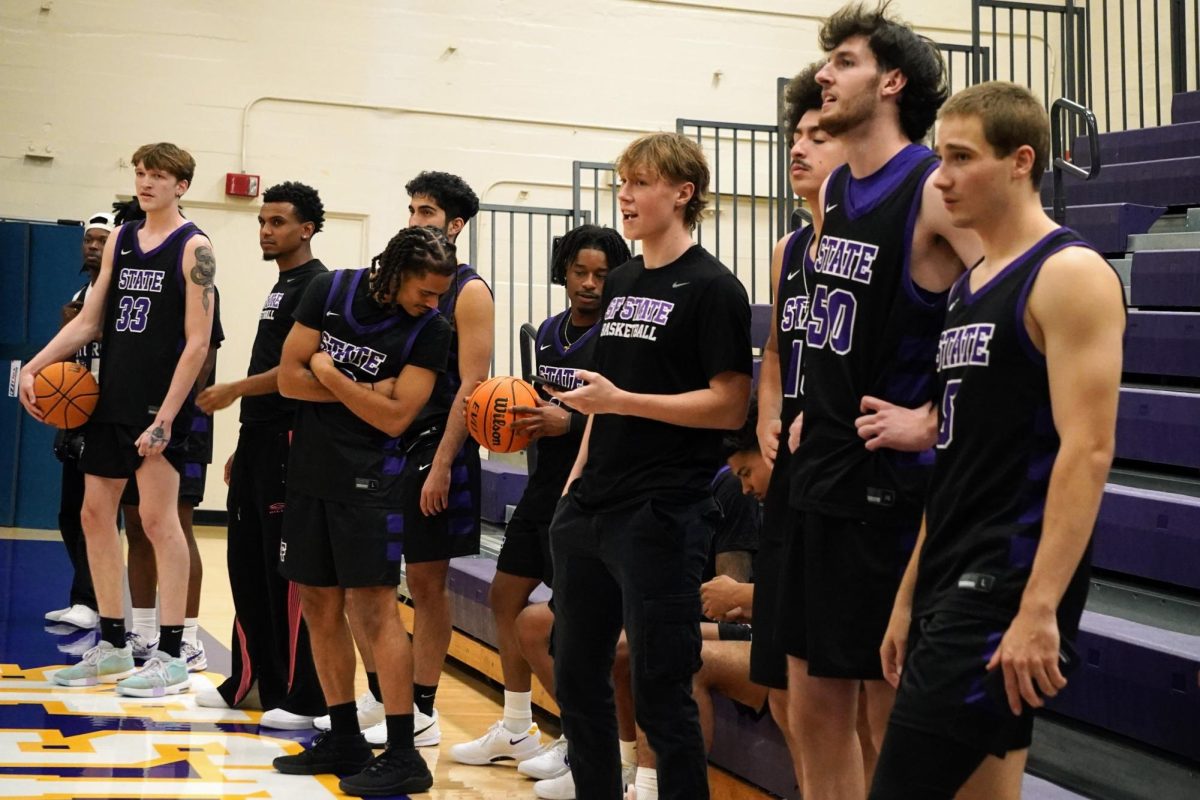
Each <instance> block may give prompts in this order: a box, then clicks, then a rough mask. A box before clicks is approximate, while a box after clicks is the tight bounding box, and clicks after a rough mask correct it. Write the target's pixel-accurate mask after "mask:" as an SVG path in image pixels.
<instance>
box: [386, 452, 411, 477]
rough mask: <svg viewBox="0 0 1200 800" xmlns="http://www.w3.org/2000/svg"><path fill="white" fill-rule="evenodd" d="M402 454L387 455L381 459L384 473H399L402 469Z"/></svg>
mask: <svg viewBox="0 0 1200 800" xmlns="http://www.w3.org/2000/svg"><path fill="white" fill-rule="evenodd" d="M406 460H407V459H405V458H404V456H388V457H387V458H385V459H383V474H384V475H399V474H400V473H401V472H402V471H403V470H404V462H405V461H406Z"/></svg>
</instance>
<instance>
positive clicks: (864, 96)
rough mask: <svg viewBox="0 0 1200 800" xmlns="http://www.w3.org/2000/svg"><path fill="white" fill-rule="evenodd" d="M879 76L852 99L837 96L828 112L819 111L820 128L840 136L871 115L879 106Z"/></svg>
mask: <svg viewBox="0 0 1200 800" xmlns="http://www.w3.org/2000/svg"><path fill="white" fill-rule="evenodd" d="M878 90H879V78H878V77H876V79H875V80H874V81H873V82H872V83H871V85H870V86H868V87H866V88H865V89H864V90H863V91H862V92H861V93H860V94H859V95H858V96H857V97H855V98H854V99H853V100H846V99H841V98H839V99H838V100H837V101H836V102H835V103H834V108H833V110H832V111H830V112H825V111H822V112H821V116H820V122H821V130H823V131H825V132H826V133H828V134H829V135H830V136H842V135H844V134H846V133H849V132H850V131H852V130H854V129H855V128H857V127H858V126H859V125H861V124H863V123H864V122H866V121H867V120H869V119H871V117H873V116H875V109H876V108H877V107H878V106H879V95H878Z"/></svg>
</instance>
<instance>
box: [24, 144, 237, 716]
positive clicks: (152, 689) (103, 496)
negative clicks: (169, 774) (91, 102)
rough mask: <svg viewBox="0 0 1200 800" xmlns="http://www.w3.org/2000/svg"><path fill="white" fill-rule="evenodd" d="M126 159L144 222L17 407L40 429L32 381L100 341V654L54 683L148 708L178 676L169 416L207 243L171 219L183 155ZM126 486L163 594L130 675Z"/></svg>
mask: <svg viewBox="0 0 1200 800" xmlns="http://www.w3.org/2000/svg"><path fill="white" fill-rule="evenodd" d="M131 160H132V163H133V164H134V168H135V172H136V180H135V188H136V193H137V198H138V202H139V204H140V205H141V207H142V209H143V210H144V211H145V212H146V219H145V220H144V221H142V222H138V223H129V224H127V225H122V226H121V228H120V229H119V230H118V231H117V233H116V235H114V236H110V237H109V240H108V242H107V243H106V244H105V247H104V256H103V258H102V261H101V265H100V275H99V277H98V278H97V279H96V284H95V287H94V290H93V291H92V292H89V293H88V297H87V299H86V300H84V304H83V309H82V310H81V311H80V313H79V316H77V317H76V318H75V319H73V320H72V321H71V322H69V323H67V325H66V327H64V328H63V329H62V330H61V331H60V332H59V333H58V335H57V336H55V337H54V339H52V340H51V341H50V343H49V344H48V345H46V347H45V348H44V349H43V350H42V352H40V353H38V355H37V356H35V357H34V359H33V360H32V361H30V362H29V364H27V365H26V366H25V367H24V369H23V371H22V375H21V402H22V404H23V405H24V406H25V408H26V409H27V410H28V411H29V412H30V413H31V414H32V415H33V416H34V417H38V418H40V414H39V412H38V410H37V407H36V406H35V404H34V396H33V376H34V375H35V374H37V372H38V371H39V370H40V369H41V368H42V367H44V366H45V365H46V364H48V363H52V362H55V361H59V360H61V359H62V358H64V357H66V356H68V355H70V354H71V353H73V352H75V351H76V350H77V349H78V348H79V347H80V346H82V345H83V344H85V343H86V342H89V341H93V340H95V339H96V338H97V337H98V335H99V334H100V332H101V330H103V336H104V367H103V369H102V370H101V372H100V400H99V403H98V404H97V406H96V411H95V413H94V414H93V415H92V418H91V420H90V421H89V423H88V427H87V432H86V434H85V437H84V449H83V454H82V457H81V458H80V468H81V469H82V470H83V472H84V474H85V476H86V477H85V489H84V505H83V517H82V519H83V529H84V533H85V535H86V536H87V541H88V561H89V563H90V564H91V569H92V582H93V584H94V585H95V588H96V597H97V600H98V601H99V612H100V633H101V642H100V644H98V645H97V646H96V647H95V648H93V649H92V650H90V651H88V653H86V654H85V655H84V658H83V661H82V662H81V663H79V664H78V665H76V666H73V667H68V668H67V669H65V670H61V671H59V672H57V673H55V674H54V676H53V680H54V681H55V682H56V683H58V684H60V685H65V686H91V685H94V684H96V683H97V682H101V683H112V682H117V691H118V692H120V693H122V694H130V695H134V696H161V695H163V694H174V693H177V692H181V691H186V690H187V688H188V677H187V665H186V664H185V663H184V661H183V660H182V659H181V658H180V657H179V654H180V644H181V641H182V638H183V620H184V605H185V602H186V595H187V575H188V551H187V544H186V542H185V541H184V538H183V531H182V530H181V529H180V526H179V514H178V511H177V510H176V502H177V499H178V496H179V470H180V469H181V467H182V464H183V456H184V454H183V452H182V444H183V440H184V438H185V437H186V435H187V431H188V428H189V426H190V420H187V419H186V418H185V416H186V412H182V413H181V409H183V408H184V405H185V401H186V400H187V395H188V392H189V391H190V390H191V388H192V386H193V385H194V384H195V382H196V375H197V373H198V372H199V371H200V366H201V364H203V362H204V358H205V355H206V353H207V351H208V342H209V337H210V336H211V332H212V315H213V295H214V293H215V291H216V287H215V284H214V277H215V274H216V260H215V259H214V257H213V252H212V247H211V245H210V243H209V241H208V239H207V238H206V237H205V236H204V235H203V234H202V233H201V232H200V231H199V229H198V228H196V226H195V225H193V224H192V223H190V222H188V221H187V220H185V219H184V218H183V217H182V216H181V215H180V214H179V198H180V197H181V196H182V195H183V194H184V192H186V191H187V189H188V186H189V184H190V183H191V179H192V174H193V172H194V170H195V161H194V159H193V158H192V157H191V155H189V154H188V153H187V152H186V151H184V150H181V149H179V148H178V147H176V146H175V145H173V144H168V143H160V144H151V145H145V146H143V147H140V148H138V150H137V151H136V152H135V153H134V154H133V158H132V159H131ZM135 476H136V479H137V482H138V485H139V487H140V494H141V506H140V511H141V516H142V522H143V524H144V525H145V528H146V534H147V536H149V537H150V541H151V542H152V543H153V545H154V552H155V557H156V561H157V566H158V576H159V580H160V583H161V585H162V587H163V591H162V598H161V603H162V618H161V623H162V624H161V625H160V628H159V645H158V650H156V651H155V652H154V655H153V657H152V658H150V659H149V660H147V661H146V663H145V665H144V666H143V667H142V668H141V669H140V670H139V671H138V672H137V673H136V674H133V654H132V651H131V649H130V648H129V646H128V645H127V644H126V642H125V619H124V617H125V615H124V604H123V602H122V596H121V595H122V588H123V587H122V584H123V581H122V578H123V572H124V564H123V563H122V557H121V543H120V539H119V538H118V536H117V526H116V518H117V505H118V503H119V502H120V498H121V492H122V491H123V489H124V487H125V483H126V482H127V481H128V480H129V478H131V477H135Z"/></svg>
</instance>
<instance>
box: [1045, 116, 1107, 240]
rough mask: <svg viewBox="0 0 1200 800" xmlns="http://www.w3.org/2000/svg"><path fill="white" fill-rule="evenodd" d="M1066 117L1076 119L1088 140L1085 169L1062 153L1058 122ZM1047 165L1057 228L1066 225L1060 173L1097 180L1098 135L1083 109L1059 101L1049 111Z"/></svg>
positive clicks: (1098, 170) (1064, 192)
mask: <svg viewBox="0 0 1200 800" xmlns="http://www.w3.org/2000/svg"><path fill="white" fill-rule="evenodd" d="M1064 116H1067V117H1069V118H1071V119H1076V118H1078V119H1079V120H1080V122H1082V123H1083V130H1084V131H1085V132H1086V133H1087V137H1088V155H1089V156H1090V158H1089V159H1088V166H1087V167H1086V168H1084V167H1080V166H1078V165H1076V164H1075V163H1074V162H1073V161H1072V160H1071V156H1070V152H1069V151H1068V150H1067V149H1065V144H1066V143H1065V141H1064V138H1063V129H1062V119H1063V117H1064ZM1050 156H1051V158H1050V164H1051V169H1052V171H1053V173H1054V178H1053V181H1054V221H1055V222H1057V223H1058V224H1059V225H1065V224H1066V222H1067V195H1066V191H1065V190H1064V189H1063V173H1064V172H1069V173H1070V174H1072V175H1074V176H1075V177H1076V178H1082V179H1083V180H1085V181H1090V180H1092V179H1093V178H1097V177H1099V176H1100V132H1099V130H1098V129H1097V126H1096V115H1095V114H1093V113H1092V112H1091V110H1090V109H1089V108H1087V107H1086V106H1082V105H1080V104H1079V103H1076V102H1075V101H1074V100H1068V99H1066V98H1065V97H1060V98H1059V99H1057V100H1055V101H1054V105H1053V106H1051V108H1050Z"/></svg>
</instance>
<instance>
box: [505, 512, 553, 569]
mask: <svg viewBox="0 0 1200 800" xmlns="http://www.w3.org/2000/svg"><path fill="white" fill-rule="evenodd" d="M496 570H497V571H498V572H507V573H508V574H509V575H517V576H519V577H522V578H536V579H538V580H540V581H541V582H542V583H544V584H546V585H547V586H553V585H554V565H553V564H552V563H551V562H550V523H549V522H548V521H547V522H534V521H533V520H529V519H525V518H524V517H522V516H520V515H519V514H514V515H513V518H512V519H511V520H509V521H508V526H507V527H506V528H505V529H504V544H503V546H502V547H501V548H500V557H499V558H498V559H496Z"/></svg>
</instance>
